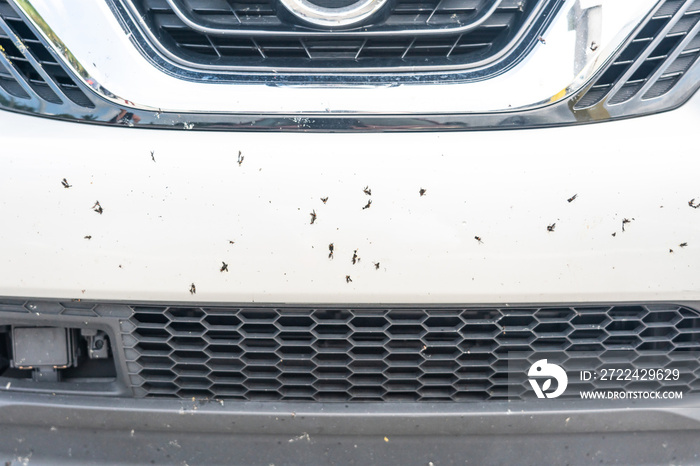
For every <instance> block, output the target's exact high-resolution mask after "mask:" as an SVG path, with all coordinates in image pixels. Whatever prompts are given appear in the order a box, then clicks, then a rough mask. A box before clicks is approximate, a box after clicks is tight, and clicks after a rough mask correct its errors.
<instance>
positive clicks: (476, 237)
mask: <svg viewBox="0 0 700 466" xmlns="http://www.w3.org/2000/svg"><path fill="white" fill-rule="evenodd" d="M474 239H475V240H477V241H478V242H479V244H482V243H483V241H481V236H475V237H474Z"/></svg>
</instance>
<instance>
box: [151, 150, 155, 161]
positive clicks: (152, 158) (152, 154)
mask: <svg viewBox="0 0 700 466" xmlns="http://www.w3.org/2000/svg"><path fill="white" fill-rule="evenodd" d="M151 160H153V161H154V162H155V161H156V151H154V150H152V151H151Z"/></svg>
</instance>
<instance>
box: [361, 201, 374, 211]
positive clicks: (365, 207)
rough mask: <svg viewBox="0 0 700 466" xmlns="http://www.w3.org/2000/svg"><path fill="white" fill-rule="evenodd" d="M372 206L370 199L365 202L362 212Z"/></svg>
mask: <svg viewBox="0 0 700 466" xmlns="http://www.w3.org/2000/svg"><path fill="white" fill-rule="evenodd" d="M371 206H372V199H370V200H368V201H367V205H365V206H364V207H363V208H362V210H365V209H369V208H370V207H371Z"/></svg>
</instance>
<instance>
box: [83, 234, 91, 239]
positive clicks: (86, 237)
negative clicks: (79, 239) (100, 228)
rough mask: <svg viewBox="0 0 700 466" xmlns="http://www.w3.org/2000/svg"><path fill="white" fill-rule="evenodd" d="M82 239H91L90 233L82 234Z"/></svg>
mask: <svg viewBox="0 0 700 466" xmlns="http://www.w3.org/2000/svg"><path fill="white" fill-rule="evenodd" d="M83 239H92V235H87V236H83Z"/></svg>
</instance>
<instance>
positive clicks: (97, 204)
mask: <svg viewBox="0 0 700 466" xmlns="http://www.w3.org/2000/svg"><path fill="white" fill-rule="evenodd" d="M92 210H94V211H95V212H97V213H98V214H100V215H102V212H104V209H103V208H102V206H101V205H100V201H95V204H94V205H93V206H92Z"/></svg>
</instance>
